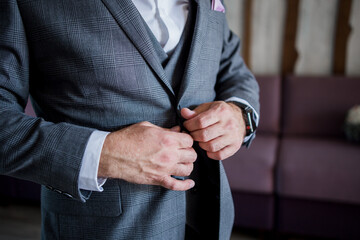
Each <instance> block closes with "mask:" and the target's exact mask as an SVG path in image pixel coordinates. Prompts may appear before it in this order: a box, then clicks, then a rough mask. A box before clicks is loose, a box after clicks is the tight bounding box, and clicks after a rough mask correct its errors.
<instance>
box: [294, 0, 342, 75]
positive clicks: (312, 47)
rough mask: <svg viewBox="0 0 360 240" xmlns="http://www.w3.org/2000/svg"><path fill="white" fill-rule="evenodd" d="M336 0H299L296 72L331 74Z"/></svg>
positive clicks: (300, 73)
mask: <svg viewBox="0 0 360 240" xmlns="http://www.w3.org/2000/svg"><path fill="white" fill-rule="evenodd" d="M337 6H338V2H337V0H302V1H301V2H300V14H299V25H298V33H297V41H296V48H297V50H298V52H299V57H298V61H297V64H296V67H295V73H296V74H298V75H331V74H332V57H333V45H334V30H335V21H336V13H337Z"/></svg>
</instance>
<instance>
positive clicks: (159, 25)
mask: <svg viewBox="0 0 360 240" xmlns="http://www.w3.org/2000/svg"><path fill="white" fill-rule="evenodd" d="M133 3H134V5H135V6H136V8H137V9H138V11H139V12H140V14H141V16H142V17H143V19H144V20H145V22H146V23H147V25H148V26H149V28H150V30H151V31H152V32H153V34H154V36H155V37H156V39H157V40H158V41H159V43H160V45H161V46H162V47H163V49H164V51H165V52H166V53H170V52H171V51H172V50H173V49H174V48H175V47H176V45H177V44H178V42H179V40H180V37H181V35H182V32H183V30H184V27H185V23H186V20H187V16H188V12H189V0H133ZM227 101H237V102H241V103H243V104H246V105H248V106H250V107H251V105H250V104H249V103H248V102H247V101H245V100H244V99H240V98H237V97H232V98H229V99H227ZM251 108H252V107H251ZM252 109H253V111H254V113H255V121H256V125H258V121H259V117H258V114H257V113H256V111H255V110H254V108H252ZM108 134H109V133H108V132H103V131H94V132H93V133H92V134H91V136H90V138H89V141H88V143H87V146H86V149H85V152H84V156H83V159H82V166H81V168H80V175H79V188H80V189H83V190H90V191H103V188H102V185H103V184H104V183H105V182H106V179H102V178H98V177H97V173H98V168H99V162H100V154H101V150H102V147H103V145H104V141H105V138H106V136H107V135H108ZM248 139H250V136H249V137H247V138H245V140H244V142H246V141H247V140H248Z"/></svg>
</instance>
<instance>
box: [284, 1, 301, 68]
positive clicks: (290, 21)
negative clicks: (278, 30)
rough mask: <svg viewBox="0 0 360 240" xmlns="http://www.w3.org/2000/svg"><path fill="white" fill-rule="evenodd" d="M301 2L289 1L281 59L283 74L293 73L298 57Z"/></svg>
mask: <svg viewBox="0 0 360 240" xmlns="http://www.w3.org/2000/svg"><path fill="white" fill-rule="evenodd" d="M299 3H300V0H291V1H287V6H286V14H285V15H286V16H285V27H284V38H283V42H284V43H283V49H282V51H283V52H282V59H281V66H282V69H281V74H283V75H287V74H293V73H294V68H295V64H296V61H297V58H298V51H297V49H296V45H295V42H296V35H297V32H298V31H297V29H298V19H299Z"/></svg>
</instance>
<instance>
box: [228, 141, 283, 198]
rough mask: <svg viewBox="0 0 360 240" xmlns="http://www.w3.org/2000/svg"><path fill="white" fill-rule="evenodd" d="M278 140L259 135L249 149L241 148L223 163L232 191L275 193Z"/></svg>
mask: <svg viewBox="0 0 360 240" xmlns="http://www.w3.org/2000/svg"><path fill="white" fill-rule="evenodd" d="M277 147H278V139H277V137H276V136H275V135H265V134H263V135H260V134H259V135H258V136H257V137H256V139H255V140H254V142H253V143H252V145H251V147H250V148H249V149H246V148H241V149H240V150H239V151H238V152H237V153H236V154H235V155H234V156H232V157H230V158H229V159H226V160H224V161H223V164H224V167H225V170H226V173H227V176H228V179H229V183H230V187H231V190H232V191H248V192H254V193H273V191H274V166H275V158H276V154H277Z"/></svg>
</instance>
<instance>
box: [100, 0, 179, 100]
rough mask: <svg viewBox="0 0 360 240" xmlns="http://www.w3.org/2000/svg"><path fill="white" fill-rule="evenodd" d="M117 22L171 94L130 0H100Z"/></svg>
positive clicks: (144, 27)
mask: <svg viewBox="0 0 360 240" xmlns="http://www.w3.org/2000/svg"><path fill="white" fill-rule="evenodd" d="M102 2H103V3H104V4H105V6H106V7H107V9H108V10H109V12H110V13H111V14H112V15H113V17H114V18H115V20H116V21H117V23H118V24H119V25H120V27H121V28H122V29H123V31H124V32H125V33H126V35H127V37H128V38H129V39H130V40H131V41H132V42H133V44H134V46H135V47H136V48H137V49H138V51H139V52H140V54H141V55H142V56H143V58H144V59H145V61H146V62H147V63H148V64H149V65H150V66H151V68H152V69H153V71H154V72H155V73H156V74H157V75H158V77H159V78H160V79H161V81H162V82H163V83H164V85H165V86H166V87H167V88H168V90H169V91H170V92H171V93H172V94H173V95H175V94H174V91H173V89H172V87H171V84H170V82H169V81H168V79H167V78H166V75H165V71H164V68H163V67H162V65H161V62H160V59H159V56H158V55H157V53H156V50H155V48H154V46H153V44H152V42H151V39H150V37H149V34H148V32H147V30H146V26H145V25H144V22H143V19H142V17H141V15H140V13H139V12H138V11H137V9H136V7H135V5H134V4H133V3H132V1H131V0H102Z"/></svg>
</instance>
